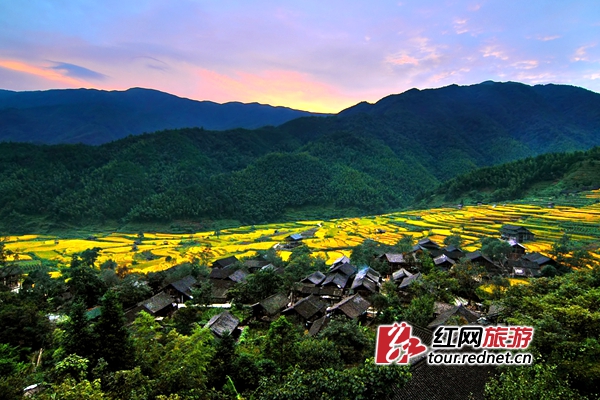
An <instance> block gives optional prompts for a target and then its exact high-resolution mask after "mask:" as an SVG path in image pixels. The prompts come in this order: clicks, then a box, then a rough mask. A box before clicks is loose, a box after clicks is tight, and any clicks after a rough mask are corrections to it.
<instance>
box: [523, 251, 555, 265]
mask: <svg viewBox="0 0 600 400" xmlns="http://www.w3.org/2000/svg"><path fill="white" fill-rule="evenodd" d="M521 258H523V259H525V260H527V261H532V262H534V263H536V264H537V265H544V264H547V263H549V262H553V261H554V260H553V259H551V258H548V257H546V256H545V255H543V254H540V253H530V254H526V255H524V256H523V257H521Z"/></svg>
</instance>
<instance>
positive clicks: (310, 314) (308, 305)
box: [282, 295, 327, 322]
mask: <svg viewBox="0 0 600 400" xmlns="http://www.w3.org/2000/svg"><path fill="white" fill-rule="evenodd" d="M326 309H327V304H325V303H324V302H323V301H322V300H321V299H320V298H318V297H317V296H314V295H310V296H308V297H305V298H303V299H301V300H298V301H297V302H296V303H295V304H294V305H292V306H291V307H288V308H286V309H285V310H283V312H282V314H284V315H296V316H298V317H299V318H301V319H302V320H305V321H308V322H312V321H314V320H316V319H318V318H320V317H322V316H323V315H324V313H325V310H326Z"/></svg>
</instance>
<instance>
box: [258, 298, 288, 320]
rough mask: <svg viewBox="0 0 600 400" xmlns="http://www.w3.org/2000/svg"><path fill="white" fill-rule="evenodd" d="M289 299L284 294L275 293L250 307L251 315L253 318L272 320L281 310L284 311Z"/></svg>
mask: <svg viewBox="0 0 600 400" xmlns="http://www.w3.org/2000/svg"><path fill="white" fill-rule="evenodd" d="M289 301H290V300H289V298H288V296H287V295H286V294H284V293H276V294H274V295H272V296H269V297H267V298H266V299H264V300H261V301H260V302H258V303H256V304H253V305H252V313H253V314H254V316H255V317H263V318H264V319H272V318H273V317H275V316H276V315H277V314H279V313H280V312H281V310H283V309H285V308H286V307H287V305H288V303H289Z"/></svg>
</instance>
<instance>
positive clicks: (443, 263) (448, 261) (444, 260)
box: [433, 254, 456, 271]
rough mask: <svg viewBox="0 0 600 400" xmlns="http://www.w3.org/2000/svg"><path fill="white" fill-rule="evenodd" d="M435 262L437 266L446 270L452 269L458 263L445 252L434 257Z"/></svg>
mask: <svg viewBox="0 0 600 400" xmlns="http://www.w3.org/2000/svg"><path fill="white" fill-rule="evenodd" d="M433 263H434V264H435V266H436V267H438V268H440V269H443V270H445V271H448V270H450V269H451V268H452V267H454V264H456V261H455V260H453V259H452V258H450V257H448V256H447V255H445V254H441V255H439V256H437V257H435V258H434V259H433Z"/></svg>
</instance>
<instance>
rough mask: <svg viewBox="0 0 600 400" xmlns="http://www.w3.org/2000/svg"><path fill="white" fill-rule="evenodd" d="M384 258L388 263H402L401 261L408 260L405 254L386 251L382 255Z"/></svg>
mask: <svg viewBox="0 0 600 400" xmlns="http://www.w3.org/2000/svg"><path fill="white" fill-rule="evenodd" d="M382 258H385V259H386V260H387V262H388V263H392V264H400V263H404V262H405V261H406V260H404V255H403V254H395V253H385V254H384V255H383V256H382Z"/></svg>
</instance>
